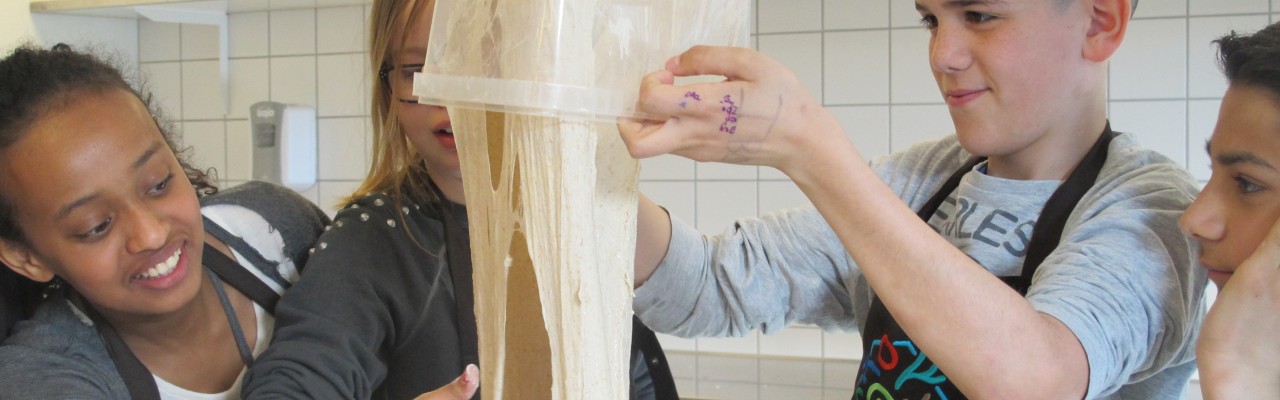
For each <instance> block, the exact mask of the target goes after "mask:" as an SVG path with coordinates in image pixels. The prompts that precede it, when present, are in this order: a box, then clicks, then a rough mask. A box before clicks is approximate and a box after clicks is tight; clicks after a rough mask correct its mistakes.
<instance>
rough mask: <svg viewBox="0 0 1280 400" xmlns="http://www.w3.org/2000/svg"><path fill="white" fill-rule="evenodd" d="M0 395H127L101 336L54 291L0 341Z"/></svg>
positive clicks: (13, 398)
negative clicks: (37, 308) (1, 343)
mask: <svg viewBox="0 0 1280 400" xmlns="http://www.w3.org/2000/svg"><path fill="white" fill-rule="evenodd" d="M0 360H2V361H3V362H0V399H4V400H22V399H32V400H35V399H42V400H43V399H121V400H124V399H128V398H129V392H128V389H126V388H125V386H124V381H123V380H121V378H120V375H119V374H118V373H117V372H116V370H115V365H114V364H112V362H111V358H110V356H109V355H108V354H107V351H106V348H105V347H103V345H102V339H100V338H98V334H97V332H96V331H95V330H94V329H93V328H92V327H90V326H88V325H85V324H84V323H83V322H81V321H80V320H79V319H78V318H77V317H76V316H74V314H73V312H72V311H71V307H70V305H67V304H66V300H65V299H64V298H63V297H61V296H60V295H55V296H53V297H50V298H49V299H47V300H45V302H44V304H42V305H41V306H40V309H39V310H37V311H36V315H35V316H34V317H33V318H32V319H29V320H26V321H23V322H20V323H19V324H18V326H17V331H16V332H14V335H13V336H11V337H9V339H8V340H6V341H5V342H4V345H3V346H0Z"/></svg>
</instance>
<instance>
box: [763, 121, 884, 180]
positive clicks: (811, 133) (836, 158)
mask: <svg viewBox="0 0 1280 400" xmlns="http://www.w3.org/2000/svg"><path fill="white" fill-rule="evenodd" d="M810 110H811V111H812V112H809V113H806V115H804V116H803V117H802V118H804V121H806V122H807V123H806V124H805V125H804V126H803V127H802V128H801V130H800V131H799V134H798V135H792V136H791V140H790V142H791V143H789V145H788V146H787V147H788V148H789V149H791V151H789V152H788V153H789V154H785V155H783V157H782V158H781V159H780V162H779V163H778V164H777V165H774V167H775V168H777V169H778V171H781V172H782V173H783V174H786V175H787V176H788V177H790V178H791V180H793V181H795V182H796V184H797V185H801V187H804V185H805V184H818V183H819V181H820V180H823V179H827V178H830V175H831V172H832V171H849V168H850V167H852V166H856V165H863V166H865V165H866V164H867V163H866V161H864V160H863V158H862V155H861V154H859V153H858V149H857V148H856V147H855V146H854V145H853V142H852V141H850V140H849V137H848V136H847V135H846V134H845V132H844V129H843V128H842V127H841V126H840V122H839V121H837V120H836V118H835V116H834V115H832V114H831V112H829V111H828V110H827V109H825V108H822V107H811V108H810Z"/></svg>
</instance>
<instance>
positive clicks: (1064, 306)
mask: <svg viewBox="0 0 1280 400" xmlns="http://www.w3.org/2000/svg"><path fill="white" fill-rule="evenodd" d="M1133 157H1139V156H1138V155H1134V156H1131V158H1133ZM1137 171H1141V174H1137V173H1128V174H1125V176H1111V177H1105V176H1104V177H1100V178H1099V185H1100V187H1098V188H1095V190H1094V191H1093V192H1092V193H1091V194H1090V195H1089V196H1087V197H1086V198H1085V199H1083V200H1082V201H1081V206H1083V207H1082V208H1078V209H1077V212H1076V213H1074V214H1073V216H1072V217H1071V219H1069V220H1068V223H1067V229H1068V230H1067V232H1064V234H1063V237H1062V242H1061V244H1060V245H1059V247H1058V249H1057V250H1055V251H1054V252H1053V253H1052V254H1050V255H1049V257H1048V258H1046V259H1045V261H1044V263H1043V264H1042V265H1041V266H1040V269H1039V270H1038V271H1036V275H1035V277H1034V279H1033V281H1032V285H1031V288H1030V290H1029V291H1028V293H1027V300H1028V301H1029V302H1030V303H1031V306H1032V307H1033V308H1035V309H1036V310H1038V311H1040V312H1042V313H1045V314H1048V315H1051V316H1053V317H1054V318H1057V319H1058V320H1059V321H1062V323H1063V324H1065V325H1066V326H1067V327H1068V328H1069V329H1071V331H1072V332H1073V333H1075V335H1076V338H1077V339H1079V340H1080V344H1081V345H1082V346H1083V347H1084V350H1085V354H1086V356H1087V357H1088V361H1089V391H1088V396H1087V397H1086V398H1095V397H1098V396H1110V395H1113V394H1116V393H1117V391H1120V390H1122V389H1123V392H1122V393H1119V397H1125V398H1156V395H1154V394H1153V393H1156V392H1164V391H1167V390H1164V391H1162V390H1160V389H1161V388H1158V386H1162V385H1163V386H1168V385H1184V384H1185V383H1186V377H1185V376H1177V375H1178V374H1172V373H1162V371H1165V370H1166V369H1169V368H1173V367H1177V366H1183V367H1186V369H1188V370H1189V368H1190V364H1191V363H1192V362H1193V360H1194V357H1195V346H1194V344H1195V340H1196V334H1197V333H1198V330H1197V327H1198V326H1199V325H1200V322H1201V319H1202V318H1203V316H1204V304H1203V292H1204V289H1205V286H1206V283H1207V278H1206V276H1205V274H1204V271H1203V270H1202V269H1199V268H1197V267H1195V266H1194V265H1193V263H1192V260H1193V253H1192V250H1191V244H1190V242H1189V241H1188V240H1187V238H1186V237H1185V236H1183V235H1182V233H1181V231H1180V230H1179V229H1178V218H1179V217H1180V216H1181V214H1182V210H1184V209H1185V208H1186V207H1187V205H1189V204H1190V202H1191V200H1192V198H1193V197H1194V196H1195V188H1194V187H1192V186H1191V184H1190V178H1189V177H1187V176H1185V172H1182V171H1181V169H1180V168H1176V167H1172V166H1167V165H1163V166H1162V165H1148V166H1146V167H1144V168H1142V169H1138V170H1137ZM1188 373H1189V372H1188ZM1157 375H1159V376H1157ZM1167 376H1177V378H1178V379H1177V380H1179V381H1177V382H1165V383H1163V384H1159V383H1152V382H1156V381H1159V380H1161V379H1170V378H1165V377H1167ZM1143 387H1150V388H1151V389H1152V391H1151V392H1147V391H1142V390H1143V389H1141V388H1143ZM1134 396H1137V397H1134Z"/></svg>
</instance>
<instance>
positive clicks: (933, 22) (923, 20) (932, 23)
mask: <svg viewBox="0 0 1280 400" xmlns="http://www.w3.org/2000/svg"><path fill="white" fill-rule="evenodd" d="M920 26H923V27H924V28H925V29H929V30H933V29H937V28H938V17H936V16H933V15H925V16H923V17H920Z"/></svg>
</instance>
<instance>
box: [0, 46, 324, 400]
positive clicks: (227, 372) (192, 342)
mask: <svg viewBox="0 0 1280 400" xmlns="http://www.w3.org/2000/svg"><path fill="white" fill-rule="evenodd" d="M149 98H150V97H149V96H146V95H144V94H142V92H140V91H138V90H136V89H135V88H133V87H132V86H131V85H130V84H129V83H128V81H126V79H125V78H124V77H123V76H122V75H121V73H120V72H119V70H117V69H115V68H114V67H112V66H111V65H109V64H107V63H105V62H103V61H101V60H100V59H98V58H96V57H94V56H92V55H89V54H86V53H81V52H76V51H73V50H71V49H70V48H68V47H67V46H65V45H59V46H56V47H55V48H54V49H53V50H41V49H37V48H33V47H30V46H23V47H19V48H17V49H15V50H13V52H11V53H10V54H8V55H7V56H6V57H5V58H4V59H3V60H0V262H3V264H4V265H6V266H7V268H3V269H0V274H3V275H5V276H4V278H3V279H4V280H5V281H7V282H12V283H15V284H18V285H21V286H22V287H23V289H22V290H20V291H9V290H6V291H5V292H4V293H0V296H4V297H5V302H6V303H10V304H13V305H15V306H17V307H19V308H24V307H25V306H28V305H29V304H27V302H29V301H31V300H33V299H34V300H39V299H40V297H43V300H41V301H40V302H39V304H38V306H36V307H35V311H34V314H33V315H32V316H31V317H30V318H29V319H26V320H24V321H22V322H19V323H18V324H17V325H16V326H15V327H14V329H13V331H12V334H11V335H10V336H9V337H8V338H7V339H6V340H5V342H4V343H3V345H0V360H3V362H0V398H2V399H70V398H74V399H129V398H133V399H235V398H238V397H239V382H240V377H241V375H242V374H243V371H244V370H245V368H246V366H247V365H249V364H251V363H252V361H253V358H254V357H255V356H256V355H257V354H258V353H261V352H262V351H263V349H264V348H265V347H266V346H267V343H268V342H269V340H270V338H271V332H272V329H271V328H272V324H273V319H272V316H271V310H272V308H273V301H274V298H275V297H278V296H279V294H280V293H281V292H283V291H284V290H285V289H286V288H288V287H289V286H291V285H292V284H293V282H294V281H295V280H296V279H297V277H298V274H297V268H296V267H297V266H299V265H302V263H303V262H305V260H306V257H307V249H309V248H310V246H311V244H312V243H313V242H314V241H315V239H316V237H317V236H319V234H320V232H321V231H322V230H323V228H324V226H325V224H326V223H327V222H328V218H327V217H326V216H325V215H324V213H323V212H322V211H321V210H320V209H319V208H317V207H316V206H315V205H313V204H311V203H310V202H308V201H307V200H306V199H304V198H302V197H301V196H299V195H297V194H296V193H293V192H291V191H289V190H288V189H284V188H282V187H279V186H275V185H271V184H266V183H256V182H255V183H248V184H245V185H242V186H239V187H236V188H232V189H229V190H224V191H221V192H220V191H218V189H217V188H216V187H214V186H213V185H212V184H211V183H210V182H209V178H208V177H207V176H206V174H205V173H203V172H201V171H200V170H198V169H195V168H193V167H191V166H190V165H189V164H187V163H186V162H185V161H184V160H183V157H182V152H181V151H178V150H177V149H176V148H175V147H174V141H173V137H172V132H171V130H170V129H169V128H168V126H167V125H166V124H164V123H162V121H163V120H162V119H161V118H158V117H157V115H158V114H157V111H156V110H155V109H151V108H149V102H148V101H147V99H149ZM51 282H52V283H51ZM22 292H26V293H33V294H37V295H39V297H34V298H33V297H23V296H21V293H22Z"/></svg>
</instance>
